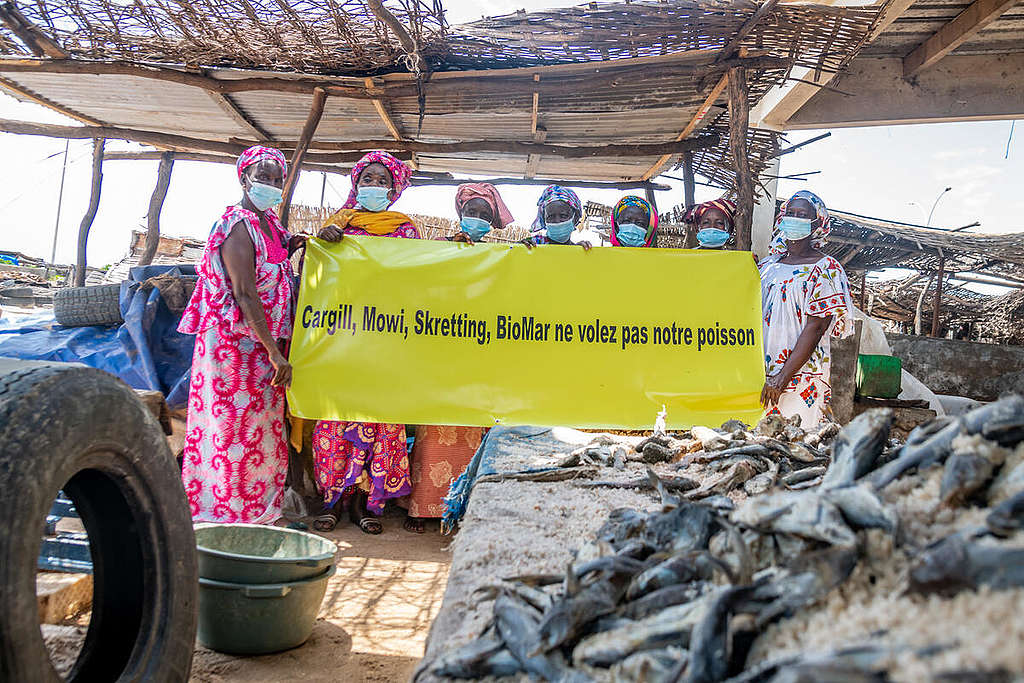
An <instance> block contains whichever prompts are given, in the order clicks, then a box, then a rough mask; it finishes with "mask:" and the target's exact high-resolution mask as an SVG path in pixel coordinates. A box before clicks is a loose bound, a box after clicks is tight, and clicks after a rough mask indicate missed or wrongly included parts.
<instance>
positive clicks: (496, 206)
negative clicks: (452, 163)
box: [451, 183, 512, 244]
mask: <svg viewBox="0 0 1024 683" xmlns="http://www.w3.org/2000/svg"><path fill="white" fill-rule="evenodd" d="M455 213H456V214H457V215H458V217H459V232H458V233H457V234H456V235H455V236H454V237H452V238H451V240H452V241H453V242H466V243H468V244H475V243H476V242H479V241H480V240H482V239H483V238H484V236H485V235H486V234H487V233H489V232H490V231H491V228H495V229H497V230H501V229H502V228H504V227H505V226H506V225H508V224H510V223H511V222H512V212H510V211H509V210H508V207H507V206H505V202H504V201H503V200H502V198H501V195H500V194H499V193H498V188H496V187H494V185H491V184H490V183H465V184H463V185H459V187H458V189H456V190H455Z"/></svg>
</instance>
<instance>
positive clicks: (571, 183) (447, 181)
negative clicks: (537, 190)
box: [410, 177, 672, 191]
mask: <svg viewBox="0 0 1024 683" xmlns="http://www.w3.org/2000/svg"><path fill="white" fill-rule="evenodd" d="M464 182H466V181H465V180H464V179H460V178H417V177H413V178H412V179H411V180H410V184H411V185H414V186H420V185H461V184H462V183H464ZM473 182H475V183H490V184H491V185H564V186H566V187H588V188H595V189H599V190H645V189H647V188H648V187H650V188H651V189H654V190H659V191H667V190H671V189H672V187H671V186H670V185H664V184H662V183H652V182H650V181H640V180H625V181H621V182H605V181H600V180H558V179H548V178H483V179H480V180H474V181H473Z"/></svg>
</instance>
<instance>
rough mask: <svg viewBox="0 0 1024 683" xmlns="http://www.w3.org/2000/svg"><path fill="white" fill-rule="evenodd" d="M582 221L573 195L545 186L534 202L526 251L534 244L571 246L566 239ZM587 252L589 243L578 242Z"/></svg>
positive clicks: (560, 188)
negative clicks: (535, 210) (534, 207)
mask: <svg viewBox="0 0 1024 683" xmlns="http://www.w3.org/2000/svg"><path fill="white" fill-rule="evenodd" d="M582 218H583V204H581V203H580V198H579V197H578V196H576V193H575V192H573V191H572V190H570V189H569V188H567V187H562V186H561V185H548V186H547V187H545V188H544V191H543V192H541V194H540V199H538V200H537V217H536V218H535V219H534V220H533V233H532V234H531V235H530V236H529V237H527V238H526V239H525V240H523V244H525V245H526V246H527V247H528V248H533V246H534V245H537V244H572V243H571V242H570V241H569V236H570V235H572V232H573V230H575V229H576V226H577V225H579V222H580V220H581V219H582ZM580 246H581V247H583V249H584V251H589V250H590V247H591V244H590V242H580Z"/></svg>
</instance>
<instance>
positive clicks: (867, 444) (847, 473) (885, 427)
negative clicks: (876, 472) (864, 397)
mask: <svg viewBox="0 0 1024 683" xmlns="http://www.w3.org/2000/svg"><path fill="white" fill-rule="evenodd" d="M892 419H893V416H892V411H891V410H887V409H884V408H875V409H873V410H868V411H867V412H864V413H861V414H860V415H858V416H857V417H856V418H855V419H854V420H853V422H851V423H850V424H849V425H847V426H846V429H844V430H843V431H842V432H841V433H840V434H839V437H838V438H837V439H836V440H835V442H834V443H833V444H832V464H831V465H830V466H829V468H828V472H826V473H825V478H824V480H822V482H821V487H822V488H823V489H830V488H835V487H837V486H845V485H846V484H852V483H853V482H854V481H856V480H857V479H859V478H860V477H862V476H864V475H865V474H867V473H868V472H870V471H871V470H872V469H873V468H874V465H875V461H876V460H877V459H878V456H879V455H881V453H882V449H883V448H884V447H885V443H886V441H887V440H888V439H889V430H890V429H891V428H892Z"/></svg>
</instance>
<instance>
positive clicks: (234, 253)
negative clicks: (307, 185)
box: [178, 146, 302, 524]
mask: <svg viewBox="0 0 1024 683" xmlns="http://www.w3.org/2000/svg"><path fill="white" fill-rule="evenodd" d="M235 167H236V169H237V171H238V181H239V183H241V185H242V192H243V195H242V201H241V202H240V203H238V204H236V205H234V206H229V207H228V208H227V210H226V211H225V212H224V215H222V216H221V217H220V220H219V221H217V223H216V224H214V226H213V229H212V231H211V232H210V237H209V239H208V240H207V242H206V249H205V251H204V252H203V259H202V262H201V263H200V264H199V269H198V270H199V282H198V283H197V284H196V288H195V291H194V292H193V294H192V298H191V300H190V301H189V304H188V307H187V308H186V309H185V311H184V313H183V314H182V317H181V322H180V323H179V324H178V331H179V332H183V333H185V334H194V335H196V345H195V352H194V353H193V356H192V378H191V383H190V385H189V402H188V419H187V427H186V437H185V451H184V461H183V466H182V472H181V477H182V482H183V483H184V485H185V492H186V493H187V495H188V501H189V505H190V506H191V507H192V518H193V519H194V520H195V521H197V522H250V523H255V524H272V523H273V522H275V521H276V520H277V519H278V518H279V517H280V516H281V500H282V498H283V496H284V480H285V471H286V468H287V465H288V446H287V444H286V442H285V428H284V403H285V400H284V392H285V389H286V388H287V386H288V385H289V384H290V383H291V375H292V368H291V365H289V364H288V359H287V358H286V357H285V351H284V344H285V340H287V339H288V338H289V336H290V335H291V332H292V315H293V307H292V269H291V264H290V263H289V262H288V257H289V255H290V252H292V251H294V250H295V249H296V248H298V247H299V246H300V245H301V243H302V238H301V237H299V236H295V237H292V238H291V239H289V237H288V233H287V232H286V231H285V229H284V228H283V227H282V226H281V222H280V220H278V217H277V214H275V213H274V211H273V209H271V207H272V206H274V205H276V204H277V203H278V202H280V201H281V187H282V185H283V184H284V178H285V174H286V172H287V165H286V163H285V159H284V155H283V154H281V152H279V151H277V150H276V149H270V148H268V147H260V146H256V147H250V148H249V149H247V150H246V151H245V152H243V153H242V155H241V156H240V157H239V158H238V162H237V163H236V165H235Z"/></svg>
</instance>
